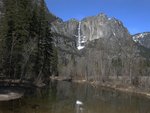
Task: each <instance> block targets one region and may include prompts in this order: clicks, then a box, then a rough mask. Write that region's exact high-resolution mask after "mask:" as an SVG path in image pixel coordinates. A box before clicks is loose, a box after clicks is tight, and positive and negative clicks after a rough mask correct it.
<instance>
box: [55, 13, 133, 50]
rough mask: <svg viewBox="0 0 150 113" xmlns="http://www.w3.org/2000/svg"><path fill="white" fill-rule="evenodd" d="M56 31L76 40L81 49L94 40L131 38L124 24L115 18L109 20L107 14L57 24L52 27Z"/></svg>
mask: <svg viewBox="0 0 150 113" xmlns="http://www.w3.org/2000/svg"><path fill="white" fill-rule="evenodd" d="M52 28H53V30H54V31H56V32H57V33H59V34H63V35H65V36H69V37H72V38H74V39H76V43H77V44H76V45H77V46H78V48H79V49H82V48H84V46H85V45H86V44H87V43H89V42H90V41H92V40H95V39H100V38H105V39H109V38H112V37H117V38H125V37H129V36H130V35H129V32H128V30H127V29H126V28H125V27H124V25H123V24H122V22H120V21H119V20H117V19H115V18H109V17H108V16H107V15H106V14H104V13H100V14H98V15H96V16H90V17H86V18H84V19H82V20H81V21H78V20H76V19H71V20H68V21H66V22H63V21H61V22H58V21H57V22H55V23H53V25H52Z"/></svg>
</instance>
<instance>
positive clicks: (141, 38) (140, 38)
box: [132, 32, 150, 49]
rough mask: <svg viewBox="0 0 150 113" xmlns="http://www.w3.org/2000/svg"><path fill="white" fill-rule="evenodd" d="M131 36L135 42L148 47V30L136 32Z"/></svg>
mask: <svg viewBox="0 0 150 113" xmlns="http://www.w3.org/2000/svg"><path fill="white" fill-rule="evenodd" d="M132 38H133V40H134V41H135V42H136V43H138V44H140V45H141V46H144V47H146V48H149V49H150V32H144V33H138V34H136V35H133V37H132Z"/></svg>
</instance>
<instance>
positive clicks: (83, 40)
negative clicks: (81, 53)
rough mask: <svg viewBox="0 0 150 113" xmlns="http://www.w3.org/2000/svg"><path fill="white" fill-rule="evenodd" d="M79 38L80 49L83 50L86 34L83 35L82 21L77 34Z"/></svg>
mask: <svg viewBox="0 0 150 113" xmlns="http://www.w3.org/2000/svg"><path fill="white" fill-rule="evenodd" d="M77 38H78V46H77V48H78V50H81V49H83V48H84V45H83V44H84V43H85V36H81V21H80V22H79V26H78V35H77Z"/></svg>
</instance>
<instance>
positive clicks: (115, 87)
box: [50, 77, 150, 99]
mask: <svg viewBox="0 0 150 113" xmlns="http://www.w3.org/2000/svg"><path fill="white" fill-rule="evenodd" d="M50 79H51V80H57V81H68V80H69V81H68V82H73V83H79V84H81V83H82V84H83V83H87V84H90V85H91V86H93V87H95V88H96V87H104V88H109V89H112V90H116V91H120V92H125V93H131V94H136V95H139V96H143V97H146V98H149V99H150V92H148V91H144V90H141V89H140V88H138V87H134V86H127V85H122V84H119V85H116V84H112V83H99V82H97V81H93V82H90V81H87V80H84V79H83V80H71V81H70V79H67V78H61V77H51V78H50Z"/></svg>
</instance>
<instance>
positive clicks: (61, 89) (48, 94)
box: [0, 81, 150, 113]
mask: <svg viewBox="0 0 150 113" xmlns="http://www.w3.org/2000/svg"><path fill="white" fill-rule="evenodd" d="M77 100H80V101H82V102H83V106H81V107H80V109H81V108H82V109H81V110H79V107H77V105H76V101H77ZM0 113H150V99H147V98H145V97H140V96H138V95H133V94H127V93H126V94H125V93H121V92H117V91H112V90H109V89H104V88H94V87H92V86H90V85H87V84H76V83H69V82H56V81H55V82H53V83H51V84H50V85H49V87H47V88H44V89H41V90H40V89H32V90H31V89H28V90H27V91H26V93H25V96H24V97H23V98H22V99H19V100H14V101H9V102H0Z"/></svg>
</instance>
